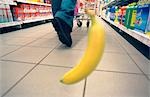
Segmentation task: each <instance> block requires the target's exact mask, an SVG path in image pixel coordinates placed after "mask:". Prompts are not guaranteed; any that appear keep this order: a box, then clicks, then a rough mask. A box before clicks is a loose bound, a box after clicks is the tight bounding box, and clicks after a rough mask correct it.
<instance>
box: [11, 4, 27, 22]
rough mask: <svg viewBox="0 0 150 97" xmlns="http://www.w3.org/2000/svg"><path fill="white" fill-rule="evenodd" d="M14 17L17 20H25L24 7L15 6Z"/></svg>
mask: <svg viewBox="0 0 150 97" xmlns="http://www.w3.org/2000/svg"><path fill="white" fill-rule="evenodd" d="M13 17H14V20H15V21H23V20H24V13H23V9H22V8H20V7H13Z"/></svg>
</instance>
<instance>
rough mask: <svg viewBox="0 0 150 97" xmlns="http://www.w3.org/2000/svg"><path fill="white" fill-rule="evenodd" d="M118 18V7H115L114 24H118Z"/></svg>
mask: <svg viewBox="0 0 150 97" xmlns="http://www.w3.org/2000/svg"><path fill="white" fill-rule="evenodd" d="M118 16H119V9H118V7H116V12H115V20H114V22H115V23H118V22H119V21H118Z"/></svg>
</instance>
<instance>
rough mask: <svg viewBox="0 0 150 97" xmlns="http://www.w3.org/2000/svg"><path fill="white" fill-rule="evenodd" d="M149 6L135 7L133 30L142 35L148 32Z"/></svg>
mask: <svg viewBox="0 0 150 97" xmlns="http://www.w3.org/2000/svg"><path fill="white" fill-rule="evenodd" d="M149 18H150V4H145V5H139V6H138V7H137V16H136V24H135V30H138V31H140V32H142V33H146V32H149V21H148V20H149Z"/></svg>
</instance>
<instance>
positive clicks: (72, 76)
mask: <svg viewBox="0 0 150 97" xmlns="http://www.w3.org/2000/svg"><path fill="white" fill-rule="evenodd" d="M86 13H87V14H88V15H89V16H90V18H91V21H92V24H91V27H90V28H89V31H88V45H87V48H86V51H85V53H84V55H83V57H82V58H81V61H80V62H79V64H77V65H76V66H75V67H74V68H73V69H71V70H70V71H68V72H67V73H66V74H64V76H63V77H62V78H61V80H60V82H62V83H64V84H74V83H77V82H79V81H81V80H83V79H84V78H86V77H87V76H88V75H89V74H90V73H91V72H92V71H94V70H95V68H96V67H97V65H98V63H99V61H100V59H101V58H102V55H103V52H104V45H105V31H104V27H103V26H102V24H101V23H100V22H99V20H98V18H97V17H96V15H95V13H94V12H93V11H91V10H86Z"/></svg>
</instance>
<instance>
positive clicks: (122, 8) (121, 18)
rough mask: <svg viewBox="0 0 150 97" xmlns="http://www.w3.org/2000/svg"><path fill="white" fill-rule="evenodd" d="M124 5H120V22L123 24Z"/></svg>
mask: <svg viewBox="0 0 150 97" xmlns="http://www.w3.org/2000/svg"><path fill="white" fill-rule="evenodd" d="M126 9H127V7H126V6H122V7H121V8H120V24H121V25H124V24H125V15H126Z"/></svg>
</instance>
